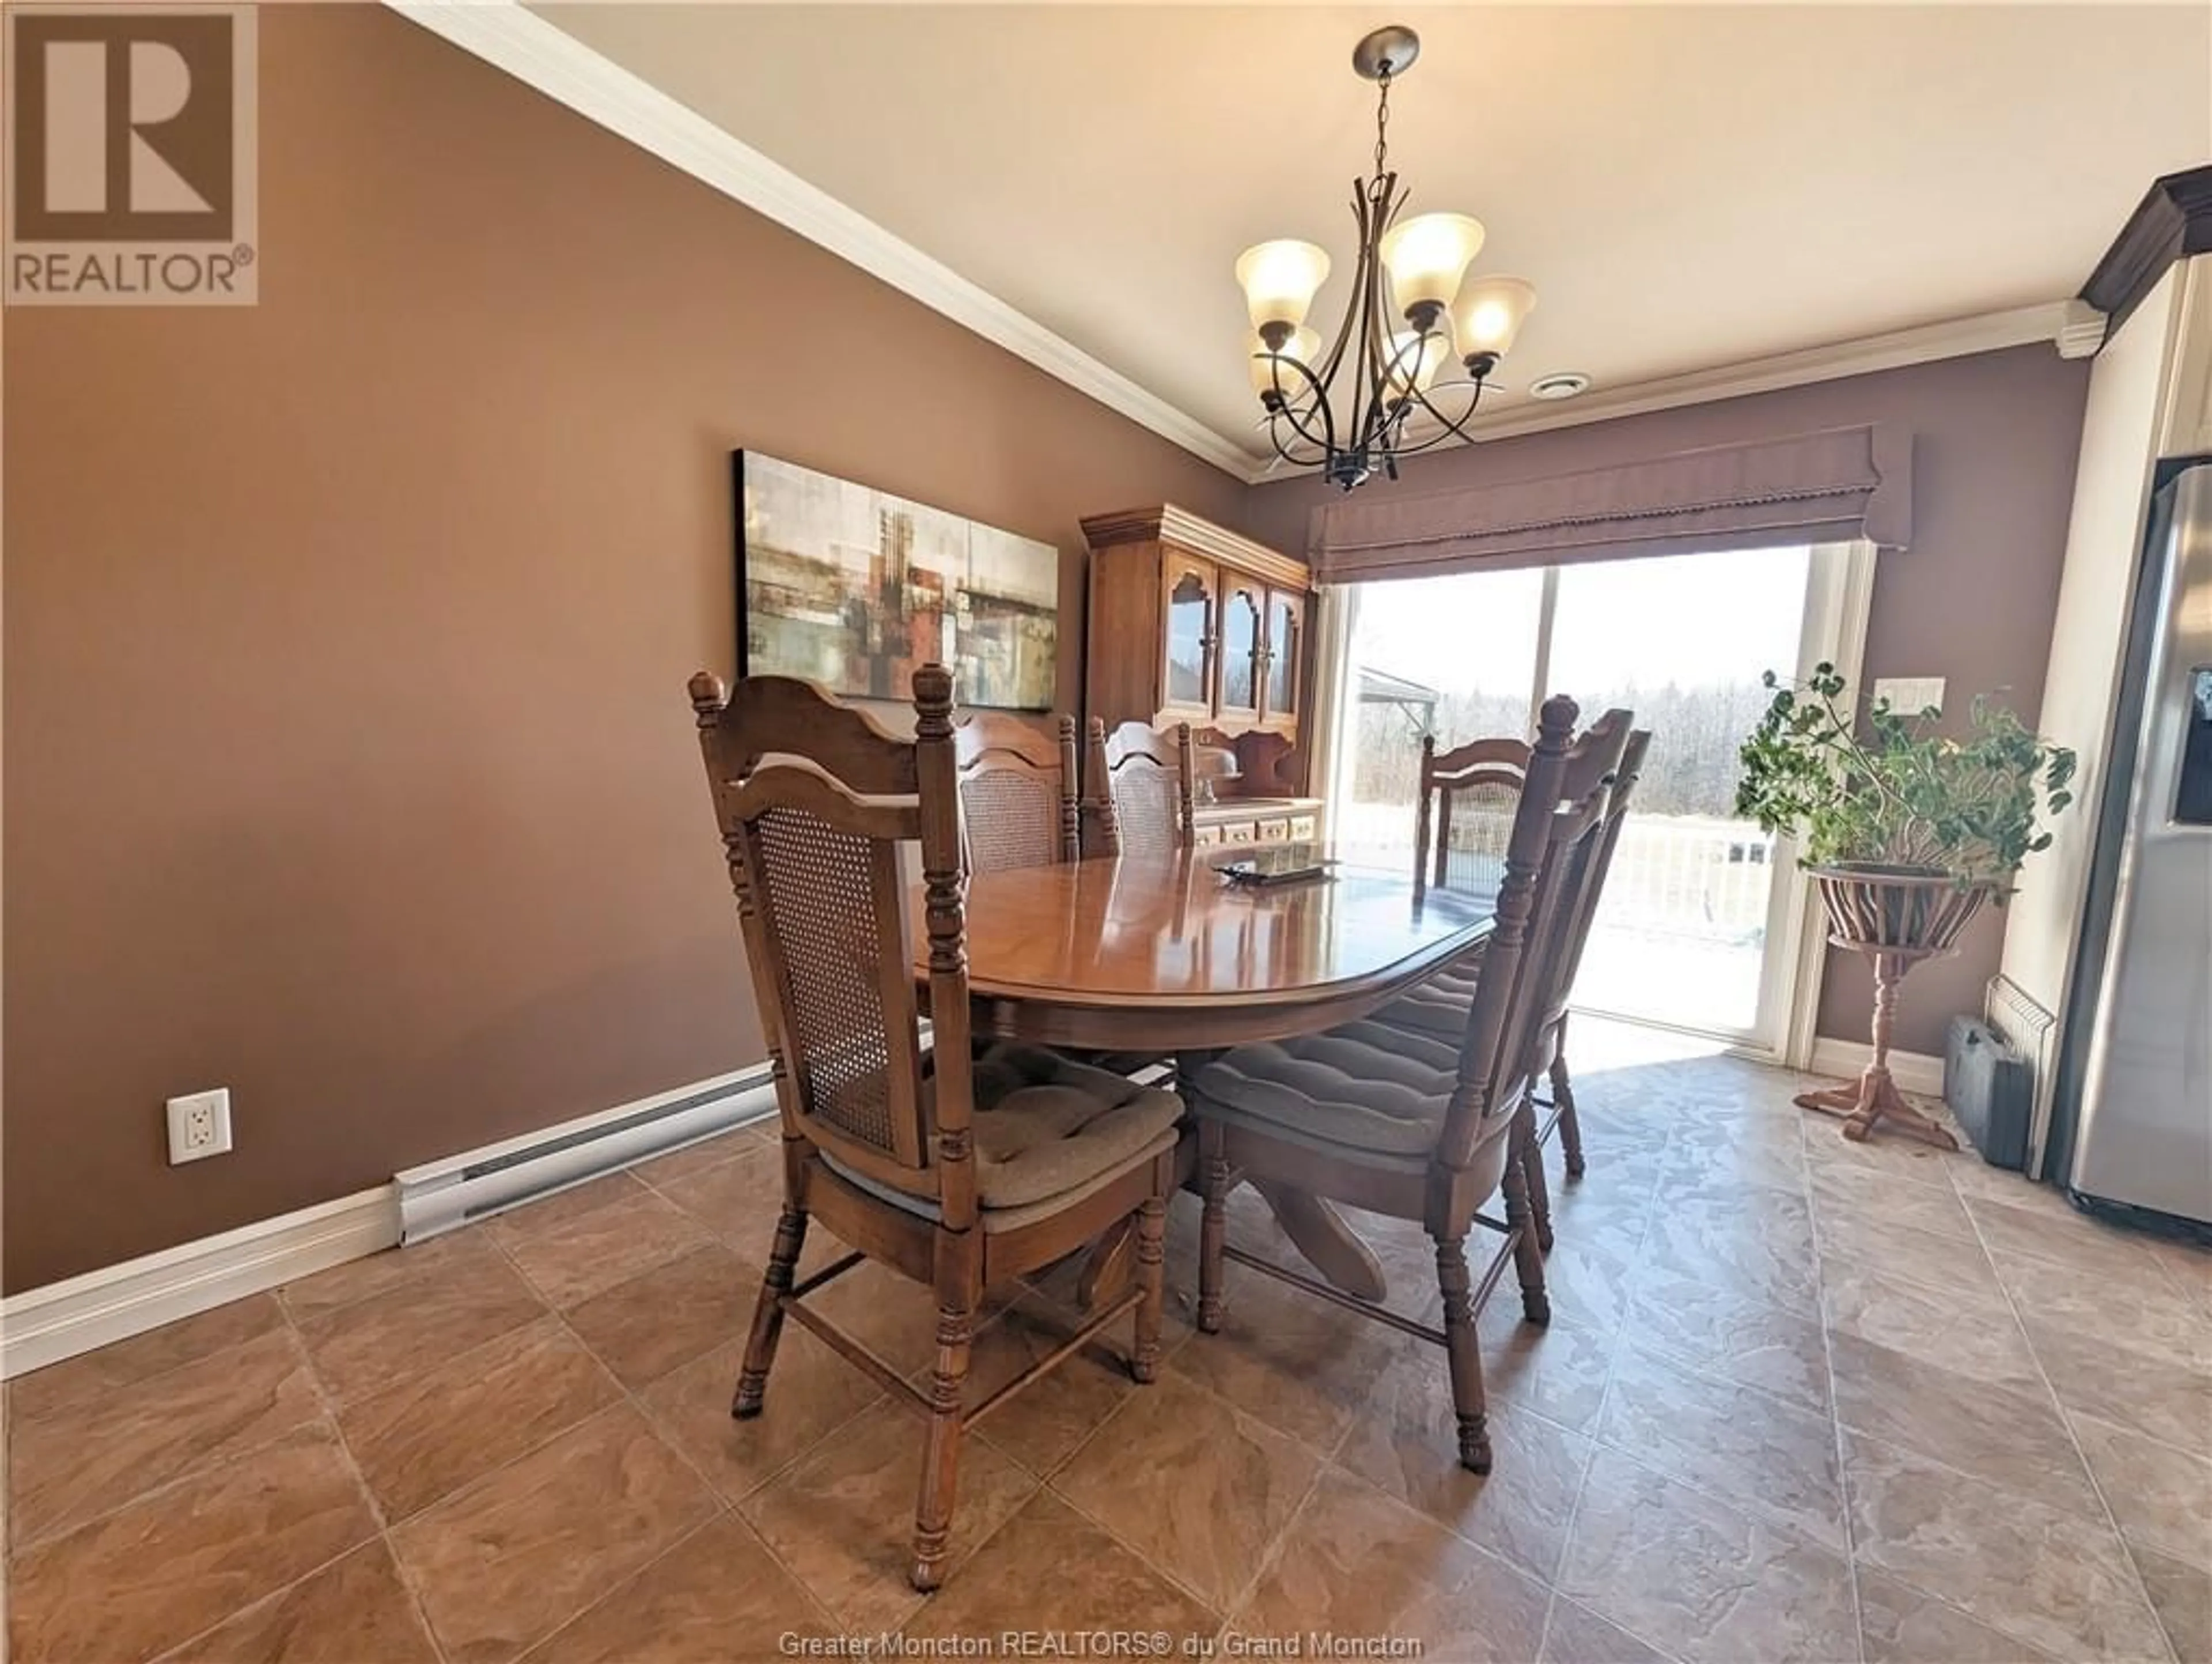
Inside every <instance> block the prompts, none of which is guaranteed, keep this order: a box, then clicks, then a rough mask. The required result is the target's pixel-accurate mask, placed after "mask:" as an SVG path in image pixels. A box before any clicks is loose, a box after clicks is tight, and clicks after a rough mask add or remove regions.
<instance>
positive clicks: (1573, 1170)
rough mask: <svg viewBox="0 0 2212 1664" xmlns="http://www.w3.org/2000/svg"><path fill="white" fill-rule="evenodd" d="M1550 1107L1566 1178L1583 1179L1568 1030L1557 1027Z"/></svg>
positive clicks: (1581, 1151)
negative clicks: (1554, 1114) (1569, 1067)
mask: <svg viewBox="0 0 2212 1664" xmlns="http://www.w3.org/2000/svg"><path fill="white" fill-rule="evenodd" d="M1552 1106H1553V1109H1554V1110H1555V1111H1556V1112H1558V1115H1559V1154H1560V1155H1562V1156H1564V1157H1565V1159H1566V1167H1567V1177H1568V1178H1570V1179H1579V1178H1581V1177H1582V1176H1583V1124H1582V1123H1581V1122H1580V1121H1578V1120H1577V1119H1576V1118H1575V1086H1574V1082H1573V1081H1572V1080H1571V1079H1570V1078H1569V1076H1568V1075H1567V1030H1566V1026H1565V1023H1562V1024H1561V1025H1560V1027H1559V1040H1558V1041H1557V1043H1556V1047H1555V1049H1554V1050H1553V1053H1552Z"/></svg>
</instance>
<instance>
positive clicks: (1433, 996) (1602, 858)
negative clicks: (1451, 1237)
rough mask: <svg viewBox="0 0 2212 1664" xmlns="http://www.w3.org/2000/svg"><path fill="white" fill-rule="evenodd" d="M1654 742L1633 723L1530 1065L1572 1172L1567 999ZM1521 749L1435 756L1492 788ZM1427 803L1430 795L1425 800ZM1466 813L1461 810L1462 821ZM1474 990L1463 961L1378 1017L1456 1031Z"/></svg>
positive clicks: (1575, 1160) (1424, 859)
mask: <svg viewBox="0 0 2212 1664" xmlns="http://www.w3.org/2000/svg"><path fill="white" fill-rule="evenodd" d="M1633 720H1634V719H1633V718H1632V716H1630V714H1629V713H1628V712H1626V711H1625V710H1613V711H1608V712H1607V713H1606V715H1605V716H1604V717H1603V718H1601V723H1600V725H1601V726H1602V725H1606V724H1613V725H1617V726H1619V727H1621V728H1627V726H1628V724H1629V723H1630V722H1632V721H1633ZM1650 743H1651V731H1650V729H1649V728H1635V729H1632V730H1631V731H1630V732H1629V734H1628V742H1627V744H1626V747H1624V748H1623V749H1622V752H1621V756H1620V767H1619V769H1618V770H1617V771H1616V772H1615V776H1614V779H1613V790H1612V793H1611V795H1610V796H1609V798H1608V799H1607V806H1606V820H1605V826H1604V827H1603V828H1602V830H1601V832H1600V835H1599V841H1598V843H1597V844H1596V845H1595V848H1594V849H1593V850H1592V851H1591V855H1590V858H1589V862H1588V865H1587V867H1586V869H1584V870H1583V872H1582V874H1581V875H1579V880H1580V881H1579V884H1578V886H1577V893H1575V894H1574V895H1573V896H1571V898H1569V899H1567V901H1566V902H1565V906H1566V909H1567V913H1568V918H1569V923H1568V936H1567V943H1566V951H1565V954H1563V955H1562V956H1561V958H1560V960H1559V966H1558V967H1557V972H1556V974H1555V977H1554V981H1553V988H1552V989H1551V990H1550V993H1549V994H1548V996H1547V999H1546V1002H1545V1011H1544V1021H1543V1022H1542V1024H1541V1026H1540V1027H1539V1030H1538V1033H1537V1035H1536V1039H1535V1045H1536V1049H1537V1052H1538V1054H1539V1055H1538V1057H1537V1058H1536V1059H1535V1061H1534V1064H1533V1069H1534V1073H1536V1074H1539V1075H1543V1076H1547V1078H1548V1081H1549V1084H1550V1088H1551V1093H1552V1097H1551V1101H1550V1102H1549V1103H1548V1104H1547V1105H1545V1106H1544V1108H1545V1111H1546V1113H1545V1116H1544V1118H1543V1119H1542V1120H1541V1122H1539V1123H1538V1124H1537V1126H1536V1131H1535V1138H1536V1143H1537V1145H1538V1146H1539V1147H1541V1144H1542V1143H1544V1142H1546V1141H1547V1140H1548V1139H1549V1138H1550V1137H1551V1136H1552V1131H1553V1128H1554V1127H1555V1126H1556V1127H1557V1128H1558V1129H1559V1145H1560V1151H1561V1154H1562V1156H1563V1158H1564V1160H1565V1165H1566V1170H1567V1175H1568V1177H1569V1178H1580V1177H1581V1176H1582V1174H1583V1170H1584V1161H1583V1140H1582V1127H1581V1125H1580V1123H1579V1122H1578V1121H1577V1119H1576V1117H1575V1097H1574V1086H1573V1080H1572V1076H1571V1074H1570V1072H1569V1070H1568V1067H1567V1056H1566V1034H1567V1005H1568V1002H1569V1001H1570V1000H1571V998H1572V997H1573V994H1574V984H1575V973H1576V972H1577V970H1578V969H1579V968H1580V966H1581V964H1582V956H1583V948H1585V947H1586V946H1587V945H1588V943H1589V932H1590V927H1591V925H1592V923H1594V921H1595V918H1596V916H1597V909H1598V904H1599V901H1600V899H1601V896H1602V893H1603V892H1604V888H1605V881H1606V876H1607V874H1608V873H1609V872H1610V871H1611V870H1612V868H1613V853H1614V850H1616V849H1617V847H1618V846H1619V844H1620V832H1621V826H1622V825H1623V822H1624V820H1625V818H1626V814H1627V813H1628V808H1629V805H1630V803H1631V802H1632V800H1633V798H1634V795H1635V789H1636V782H1637V779H1638V777H1639V776H1640V775H1641V773H1642V772H1643V768H1644V753H1645V751H1646V750H1647V749H1648V748H1649V747H1650ZM1479 748H1480V750H1481V751H1482V752H1483V753H1484V757H1485V760H1484V761H1483V762H1482V763H1481V764H1480V768H1479V771H1478V770H1473V769H1455V770H1453V771H1450V772H1449V773H1448V772H1447V769H1446V766H1445V765H1447V764H1448V763H1449V762H1451V761H1452V760H1453V759H1462V758H1464V757H1466V756H1467V755H1468V753H1474V752H1475V751H1477V750H1478V749H1479ZM1516 751H1517V752H1518V753H1519V754H1520V756H1521V758H1522V759H1525V758H1526V756H1527V753H1528V747H1527V746H1526V745H1525V744H1523V743H1522V741H1518V740H1507V739H1496V740H1479V741H1474V744H1473V745H1469V746H1463V747H1459V749H1458V750H1456V751H1455V752H1453V753H1448V754H1447V756H1446V757H1445V758H1441V759H1437V773H1438V775H1439V777H1446V778H1449V777H1451V774H1454V773H1455V774H1458V775H1459V776H1460V777H1462V778H1475V777H1482V779H1483V783H1484V784H1485V785H1486V786H1489V787H1491V789H1495V787H1494V782H1495V781H1497V780H1498V779H1501V778H1503V777H1505V776H1506V774H1507V772H1508V771H1514V772H1517V771H1518V770H1519V769H1520V768H1525V766H1526V763H1525V760H1524V761H1522V762H1520V763H1518V764H1516V762H1515V760H1514V754H1515V753H1516ZM1427 762H1428V759H1427V757H1426V756H1424V759H1423V763H1424V768H1423V776H1424V778H1426V777H1427V776H1428V768H1427V766H1426V765H1427ZM1424 802H1426V798H1424ZM1445 813H1448V811H1446V812H1445ZM1486 818H1487V817H1486ZM1465 819H1466V817H1465V816H1464V815H1463V816H1462V824H1464V820H1465ZM1436 824H1437V826H1439V827H1442V826H1446V825H1448V822H1447V821H1446V820H1444V818H1443V814H1439V815H1438V817H1437V823H1436ZM1427 829H1428V817H1427V816H1425V815H1421V816H1419V817H1417V819H1416V821H1415V827H1414V836H1415V840H1416V844H1417V852H1416V856H1415V860H1416V864H1417V866H1418V867H1419V869H1420V870H1421V871H1423V872H1426V871H1429V870H1430V869H1431V861H1430V859H1429V857H1428V854H1427V851H1426V850H1425V849H1423V848H1420V847H1419V845H1420V844H1422V841H1423V838H1424V834H1425V832H1426V831H1427ZM1455 859H1456V857H1455ZM1433 867H1434V870H1435V871H1437V873H1439V874H1442V873H1443V872H1444V871H1445V870H1446V858H1445V856H1444V854H1443V851H1441V850H1439V851H1438V852H1437V856H1436V857H1435V860H1434V862H1433ZM1467 870H1468V869H1466V868H1465V867H1463V866H1462V867H1460V868H1458V869H1455V871H1456V872H1458V873H1462V874H1464V873H1465V872H1466V871H1467ZM1478 870H1479V869H1478ZM1473 994H1474V976H1473V972H1472V969H1471V967H1470V966H1467V965H1465V964H1462V965H1459V966H1449V967H1447V968H1446V969H1445V970H1444V971H1443V972H1439V973H1438V974H1437V976H1435V977H1432V978H1430V979H1429V980H1428V981H1427V982H1425V983H1424V984H1422V985H1421V986H1420V987H1419V988H1417V989H1415V990H1413V992H1412V993H1411V994H1408V995H1407V996H1406V997H1405V998H1403V999H1401V1000H1398V1001H1396V1002H1395V1003H1393V1004H1391V1005H1390V1006H1389V1007H1387V1008H1386V1009H1384V1010H1383V1012H1382V1013H1381V1014H1380V1016H1379V1019H1378V1020H1379V1021H1383V1022H1385V1023H1388V1024H1389V1025H1390V1026H1391V1027H1397V1028H1406V1029H1409V1030H1411V1031H1413V1033H1426V1034H1434V1035H1437V1036H1439V1037H1443V1036H1448V1035H1449V1034H1451V1033H1455V1032H1456V1031H1457V1029H1458V1028H1459V1027H1460V1026H1461V1025H1462V1024H1463V1023H1464V1022H1465V1021H1466V1019H1467V1007H1468V1001H1469V999H1471V998H1472V997H1473ZM1540 1163H1541V1154H1539V1155H1536V1156H1535V1157H1534V1159H1533V1161H1532V1165H1531V1171H1530V1173H1529V1175H1528V1186H1529V1192H1530V1204H1531V1207H1532V1210H1533V1213H1534V1221H1535V1224H1536V1230H1537V1237H1538V1240H1539V1241H1540V1242H1541V1245H1542V1246H1543V1247H1544V1248H1545V1249H1546V1250H1547V1251H1548V1250H1549V1249H1550V1247H1551V1246H1552V1224H1551V1209H1550V1205H1549V1201H1548V1198H1547V1193H1546V1181H1545V1176H1544V1171H1543V1168H1542V1167H1541V1165H1540Z"/></svg>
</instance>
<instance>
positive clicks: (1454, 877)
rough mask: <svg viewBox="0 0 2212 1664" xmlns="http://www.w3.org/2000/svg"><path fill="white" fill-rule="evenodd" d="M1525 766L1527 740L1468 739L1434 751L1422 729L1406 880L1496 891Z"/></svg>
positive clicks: (1470, 890) (1430, 737)
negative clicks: (1410, 868) (1410, 867)
mask: <svg viewBox="0 0 2212 1664" xmlns="http://www.w3.org/2000/svg"><path fill="white" fill-rule="evenodd" d="M1527 774H1528V741H1526V740H1519V739H1512V738H1504V737H1501V738H1495V739H1486V740H1471V741H1468V743H1467V744H1465V745H1463V746H1455V747H1452V748H1451V749H1450V750H1449V751H1447V752H1444V753H1442V754H1441V755H1440V754H1438V753H1437V738H1436V735H1434V734H1424V735H1422V736H1421V775H1420V795H1419V797H1418V798H1416V799H1415V800H1414V806H1413V882H1414V884H1415V885H1416V886H1417V887H1426V886H1431V885H1433V886H1434V887H1436V888H1437V889H1439V890H1462V891H1467V892H1468V893H1476V894H1482V893H1489V894H1495V893H1496V892H1497V889H1498V885H1499V883H1500V882H1501V881H1503V879H1504V863H1505V843H1506V837H1507V834H1508V833H1509V832H1510V830H1511V827H1512V824H1513V812H1514V810H1515V808H1516V806H1517V805H1518V804H1519V803H1520V802H1521V783H1522V779H1523V778H1524V777H1526V776H1527Z"/></svg>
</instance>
